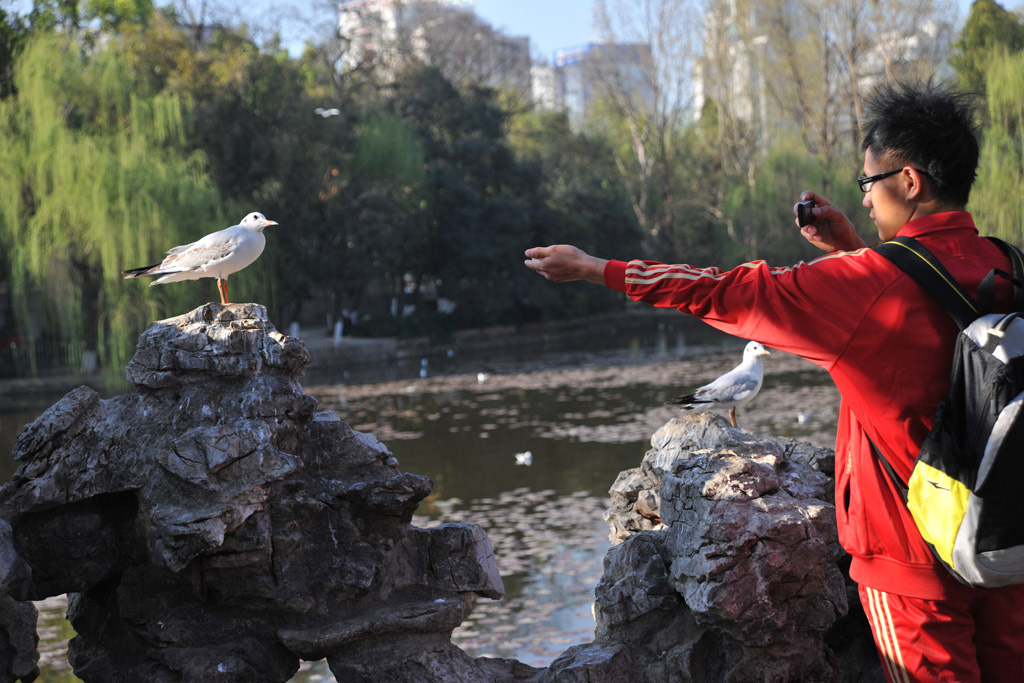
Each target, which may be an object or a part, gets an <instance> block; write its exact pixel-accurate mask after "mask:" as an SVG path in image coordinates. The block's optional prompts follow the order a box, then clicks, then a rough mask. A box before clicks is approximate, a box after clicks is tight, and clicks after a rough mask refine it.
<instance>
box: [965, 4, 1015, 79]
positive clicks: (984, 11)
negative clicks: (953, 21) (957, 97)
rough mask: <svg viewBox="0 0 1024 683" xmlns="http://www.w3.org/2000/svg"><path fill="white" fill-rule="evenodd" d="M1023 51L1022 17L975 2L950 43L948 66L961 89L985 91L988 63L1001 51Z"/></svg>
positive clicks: (998, 5) (996, 7) (1001, 7)
mask: <svg viewBox="0 0 1024 683" xmlns="http://www.w3.org/2000/svg"><path fill="white" fill-rule="evenodd" d="M1022 49H1024V16H1022V15H1020V14H1016V13H1014V12H1009V11H1007V10H1006V9H1004V8H1003V6H1002V5H1000V4H999V3H998V2H996V1H995V0H975V2H974V3H973V4H972V5H971V12H970V14H969V15H968V17H967V23H966V24H964V28H963V31H961V32H960V37H959V38H958V39H957V41H956V42H955V43H953V51H952V54H950V56H949V63H950V64H951V65H952V66H953V68H954V69H956V73H957V76H958V77H959V78H960V84H961V87H963V88H964V89H967V90H971V91H973V92H984V91H985V80H986V78H987V73H988V67H989V63H990V62H991V61H992V60H993V58H995V57H998V56H999V55H1000V54H1001V53H1002V52H1004V51H1008V52H1010V53H1011V54H1012V53H1015V52H1019V51H1020V50H1022Z"/></svg>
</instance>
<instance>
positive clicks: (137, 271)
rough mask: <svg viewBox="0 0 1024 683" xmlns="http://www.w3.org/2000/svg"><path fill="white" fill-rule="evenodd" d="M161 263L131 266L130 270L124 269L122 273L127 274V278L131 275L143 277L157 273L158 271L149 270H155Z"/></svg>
mask: <svg viewBox="0 0 1024 683" xmlns="http://www.w3.org/2000/svg"><path fill="white" fill-rule="evenodd" d="M159 265H160V264H159V263H154V264H153V265H151V266H142V267H141V268H129V269H128V270H122V271H121V275H124V276H125V279H126V280H127V279H128V278H130V277H142V276H143V275H156V273H150V272H148V271H150V270H153V269H154V268H156V267H157V266H159Z"/></svg>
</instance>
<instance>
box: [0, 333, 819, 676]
mask: <svg viewBox="0 0 1024 683" xmlns="http://www.w3.org/2000/svg"><path fill="white" fill-rule="evenodd" d="M741 348H742V347H741V346H740V345H739V344H737V345H736V346H735V348H730V349H729V350H727V351H722V350H721V348H703V349H701V348H688V349H686V353H687V354H688V356H687V358H685V359H680V358H678V357H677V356H676V354H674V353H671V352H670V353H667V354H665V355H662V356H661V357H650V356H647V357H644V355H643V354H638V353H636V351H635V350H634V351H633V352H632V353H631V352H629V351H623V352H617V353H608V354H603V355H593V354H590V355H587V356H579V357H578V358H576V359H575V360H573V361H571V365H570V366H569V367H566V366H565V365H564V362H565V361H564V359H562V363H563V364H558V365H554V364H552V363H545V364H543V365H539V364H537V365H525V364H524V365H523V366H521V367H519V368H514V367H504V368H499V369H497V370H495V369H493V368H489V372H488V375H489V376H488V377H487V378H486V380H485V381H483V382H482V383H481V381H480V380H479V379H478V377H477V370H475V369H474V370H472V371H470V370H468V369H467V371H466V372H465V373H464V374H457V375H449V376H437V377H431V376H428V377H427V378H426V379H413V380H399V381H393V382H386V383H380V384H368V385H357V386H345V385H328V384H319V385H318V384H316V382H315V379H316V378H315V377H309V376H307V377H306V382H305V384H306V385H307V386H306V391H307V392H308V393H310V394H312V395H315V396H317V397H318V398H319V399H320V402H321V406H320V407H321V408H322V409H326V408H330V409H334V410H337V411H338V412H339V413H340V415H341V417H342V419H344V420H346V421H347V422H349V423H350V424H352V426H353V427H355V428H356V429H358V430H360V431H366V432H372V433H374V434H376V435H377V436H378V438H380V439H381V440H382V441H383V442H384V443H385V444H386V445H387V446H388V448H389V449H390V450H391V451H392V452H393V453H394V454H395V456H396V457H397V458H398V460H399V463H400V468H401V469H402V470H403V471H407V472H414V473H418V474H424V475H427V476H429V477H430V478H431V479H432V480H433V482H434V488H433V492H432V493H431V495H430V496H429V497H428V498H427V499H426V500H425V501H423V503H422V504H421V506H420V508H419V510H418V511H417V514H416V517H415V518H414V523H415V524H417V525H419V526H430V525H436V524H441V523H445V522H456V521H459V522H473V523H476V524H480V525H481V526H482V527H483V528H484V530H485V531H486V532H487V535H488V537H489V538H490V540H491V542H492V544H493V545H494V547H495V550H496V555H497V557H498V561H499V568H500V570H501V573H502V578H503V580H504V582H505V588H506V597H505V598H504V599H503V600H501V601H490V600H484V599H478V600H477V602H476V606H475V608H474V612H473V614H472V615H471V616H470V617H469V618H468V619H467V620H466V621H465V622H464V624H463V625H462V626H461V627H460V628H459V629H457V630H456V631H455V633H454V634H453V640H454V642H455V643H456V644H457V645H459V646H460V647H462V648H463V649H464V650H466V651H467V652H468V653H469V654H470V655H473V656H479V655H492V656H500V657H512V658H516V659H519V660H521V661H523V662H526V663H529V664H533V665H536V666H545V665H547V664H548V663H550V661H551V660H552V659H553V658H554V657H555V656H557V655H558V654H560V653H561V652H563V651H564V650H565V649H566V648H568V647H570V646H571V645H574V644H577V643H585V642H589V641H590V640H592V639H593V628H594V622H593V618H592V616H591V611H590V610H591V603H592V601H593V590H594V586H595V585H596V583H597V581H598V579H599V578H600V575H601V571H602V559H603V557H604V554H605V552H606V551H607V549H608V547H609V544H608V541H607V536H608V528H607V525H606V524H605V522H604V521H603V517H602V516H603V513H604V510H605V508H606V506H607V492H608V488H609V487H610V486H611V484H612V483H613V482H614V480H615V478H616V476H617V475H618V473H619V472H620V471H621V470H624V469H628V468H631V467H635V466H636V465H637V464H639V462H640V460H641V458H642V457H643V454H644V452H645V451H646V450H647V449H648V448H649V447H650V446H649V440H650V436H651V434H653V433H654V431H656V430H657V429H658V428H659V427H660V426H661V425H662V424H664V423H665V422H666V421H667V420H668V419H670V418H671V417H673V416H675V415H677V414H678V411H677V410H676V409H674V408H671V407H668V406H664V405H663V402H664V401H665V400H667V399H669V398H671V397H672V396H676V395H678V394H680V393H682V392H683V391H685V390H687V389H693V388H695V387H697V386H700V385H701V384H704V383H706V382H707V381H709V380H710V379H713V378H714V377H717V376H718V375H720V374H722V373H723V372H725V371H726V370H728V369H730V368H732V367H733V366H735V365H736V363H737V362H738V361H739V358H740V353H741ZM838 403H839V401H838V393H837V392H836V391H835V389H834V387H833V386H832V384H831V382H830V380H829V378H828V375H827V374H825V373H824V372H823V371H821V370H819V369H817V368H815V367H813V366H811V365H810V364H808V363H806V362H804V361H800V360H799V359H796V358H793V357H791V356H788V355H786V354H782V353H773V355H772V356H771V358H769V359H768V361H767V362H766V364H765V383H764V388H763V389H762V391H761V394H760V395H759V396H758V397H757V398H756V399H755V400H754V401H753V402H752V403H750V404H748V405H746V406H744V407H741V408H740V410H739V415H738V419H739V423H740V426H742V427H744V428H745V429H747V430H748V431H751V432H755V433H758V432H759V433H771V434H775V435H779V436H791V437H796V438H800V439H803V440H805V441H810V442H811V443H815V444H817V445H823V446H829V447H831V446H832V443H833V438H834V433H835V423H836V415H837V410H838ZM34 417H35V414H34V413H33V414H31V415H30V416H29V417H28V418H25V416H24V415H20V416H11V417H10V418H9V421H8V422H3V421H0V434H2V435H3V436H7V435H8V434H11V433H14V434H16V432H17V431H20V428H21V425H23V424H24V423H25V422H27V421H29V420H31V419H33V418H34ZM15 423H17V427H15ZM13 439H14V436H13V435H11V436H10V441H11V442H13ZM526 451H530V452H531V455H532V464H531V465H529V466H525V465H517V464H516V458H515V455H516V454H517V453H523V452H526ZM7 452H9V450H8V451H7ZM7 460H9V458H8V459H7ZM0 462H3V459H0ZM3 464H4V466H6V467H9V468H10V471H13V466H12V463H9V462H3ZM8 477H9V474H6V470H4V474H3V478H4V480H6V479H7V478H8ZM61 604H62V603H61V602H60V600H58V599H54V600H50V601H47V603H46V604H45V605H44V608H45V609H44V610H43V616H42V617H41V619H43V620H49V621H48V622H47V623H51V624H56V628H57V630H52V629H51V630H48V631H45V632H43V631H41V633H40V635H41V638H43V642H41V644H40V647H41V649H43V648H47V651H49V652H55V653H57V654H56V655H54V656H48V658H47V659H48V661H49V662H50V663H48V664H46V663H44V664H45V665H46V666H49V667H50V668H49V669H48V670H44V675H43V678H42V679H41V680H43V681H62V682H63V681H73V680H76V679H75V678H74V677H73V676H72V675H71V674H70V673H67V670H66V662H65V666H64V668H63V669H61V668H60V666H59V662H58V663H54V660H59V659H60V655H61V653H62V652H66V644H64V643H66V640H64V641H63V642H61V639H62V638H66V635H67V627H66V626H65V624H66V622H63V620H62V619H61V618H60V614H61V611H62V607H61ZM60 629H64V631H61V630H60ZM62 648H63V649H62ZM293 680H294V681H297V682H301V683H313V682H314V681H333V680H334V678H333V676H332V675H331V674H330V671H329V669H328V668H327V666H326V663H325V662H315V663H303V665H302V668H301V670H300V672H299V673H298V674H297V675H296V677H295V678H294V679H293Z"/></svg>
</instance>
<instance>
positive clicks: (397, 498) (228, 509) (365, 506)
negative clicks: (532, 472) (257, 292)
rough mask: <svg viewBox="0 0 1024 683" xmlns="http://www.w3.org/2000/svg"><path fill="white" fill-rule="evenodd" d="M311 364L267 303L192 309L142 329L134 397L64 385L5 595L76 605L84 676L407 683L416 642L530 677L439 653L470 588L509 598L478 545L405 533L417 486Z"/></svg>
mask: <svg viewBox="0 0 1024 683" xmlns="http://www.w3.org/2000/svg"><path fill="white" fill-rule="evenodd" d="M308 361H309V356H308V354H307V353H306V350H305V348H304V346H303V344H302V342H301V341H299V340H298V339H293V338H289V337H286V336H283V335H281V334H279V333H278V332H277V331H276V330H275V329H274V328H273V326H272V325H271V324H270V322H269V321H268V320H267V316H266V311H265V310H264V309H263V307H261V306H257V305H253V304H232V305H227V306H218V305H214V304H208V305H205V306H202V307H200V308H198V309H196V310H195V311H192V312H191V313H189V314H186V315H183V316H180V317H178V318H172V319H169V320H164V321H160V322H157V323H154V324H153V325H152V326H150V328H149V329H148V330H146V331H145V332H144V333H143V334H142V335H141V337H140V339H139V345H138V350H137V352H136V354H135V357H134V358H133V359H132V361H131V363H129V365H128V369H127V376H128V379H129V380H130V381H131V382H133V383H134V384H135V386H136V388H135V391H134V392H133V393H131V394H127V395H121V396H116V397H114V398H111V399H107V400H103V399H101V398H100V397H99V396H98V395H97V394H96V392H94V391H93V390H92V389H88V388H86V387H82V388H79V389H76V390H75V391H72V392H71V393H69V394H68V395H67V396H65V397H64V398H63V399H62V400H61V401H59V402H58V403H57V404H55V405H54V406H53V407H51V408H50V409H49V410H48V411H46V413H44V414H43V415H42V416H40V417H39V419H37V420H36V421H35V422H33V423H32V424H31V425H29V426H28V427H26V429H25V431H24V432H23V433H22V434H21V436H20V437H19V438H18V441H17V445H16V453H15V457H16V458H17V459H18V460H20V461H21V463H22V465H21V467H20V468H19V470H18V472H17V473H16V474H15V475H14V477H13V480H12V481H11V482H10V483H9V484H8V485H7V486H5V487H4V488H3V489H0V517H3V518H6V519H7V520H9V521H10V524H11V527H12V528H13V534H14V537H15V539H16V540H17V543H16V546H17V551H18V556H19V557H20V558H21V559H23V560H24V562H25V563H26V564H27V566H28V567H30V568H31V575H30V577H29V576H28V573H27V572H22V575H21V576H20V577H15V578H17V579H18V580H7V581H6V584H9V585H7V586H6V588H7V590H8V592H10V594H11V596H12V597H14V598H17V599H19V600H30V599H41V598H44V597H47V596H51V595H57V594H61V593H69V594H70V598H69V607H68V615H69V618H70V619H71V622H72V624H73V626H74V627H75V630H76V632H77V633H78V636H77V637H76V638H75V639H74V640H73V641H72V643H71V647H70V651H69V658H70V661H71V663H72V666H73V667H74V670H75V673H76V674H77V675H78V676H79V677H80V678H82V679H83V680H85V681H87V682H90V681H103V682H104V683H106V682H108V681H119V680H120V681H151V682H162V681H167V682H170V681H195V682H199V681H203V682H207V681H217V682H223V683H228V682H233V681H238V682H239V683H242V682H244V683H256V682H259V681H287V680H288V679H289V678H290V677H291V675H292V674H293V673H294V672H295V671H296V669H297V668H298V663H299V659H300V658H305V659H321V658H324V657H326V658H328V660H329V662H330V663H331V666H332V667H334V668H335V670H337V671H343V672H345V675H346V676H348V674H349V673H350V672H352V671H359V672H361V674H360V675H363V676H365V677H366V679H367V680H370V679H371V678H372V679H374V680H385V679H383V678H380V677H379V675H378V673H379V672H381V671H384V670H385V667H386V669H387V671H391V672H394V674H395V675H396V676H398V678H396V679H395V680H402V677H403V676H405V674H404V673H403V672H404V671H406V670H407V669H408V671H419V670H421V669H422V667H424V666H426V664H424V662H423V657H422V653H423V652H424V649H423V648H424V645H425V644H426V643H429V644H430V645H431V648H433V650H434V651H437V652H444V653H445V656H444V659H445V661H446V662H447V663H448V664H447V665H448V666H450V667H455V669H457V670H459V671H464V672H468V673H466V676H468V677H472V676H476V677H477V678H478V679H479V678H481V676H488V677H489V676H492V673H488V674H486V675H485V674H481V673H480V672H481V671H488V672H495V671H497V672H503V673H502V674H501V675H503V676H505V677H506V678H508V679H509V680H512V677H513V674H512V673H511V672H512V671H513V670H516V671H518V672H519V673H520V674H522V673H523V672H524V671H526V670H528V669H529V667H522V666H519V665H518V663H513V662H508V663H505V662H500V661H499V662H491V661H483V662H477V661H475V660H473V659H471V658H469V657H468V656H466V655H465V654H464V653H462V652H461V651H460V650H458V649H457V648H454V647H453V646H451V644H450V642H449V636H450V634H451V631H452V629H454V628H455V627H456V626H457V625H458V624H459V623H460V622H461V621H462V619H463V618H464V617H465V616H466V615H467V614H468V613H469V611H470V609H471V599H470V595H471V594H473V593H475V594H478V595H482V596H486V597H489V598H500V597H501V596H502V595H503V592H504V589H503V586H502V582H501V578H500V576H499V574H498V570H497V565H496V563H495V559H494V557H493V553H492V550H491V545H490V542H489V541H488V540H487V537H486V535H484V533H483V532H482V531H481V530H480V528H479V527H477V526H476V525H467V524H454V525H446V526H442V527H440V528H437V529H429V530H426V529H418V528H415V527H412V526H411V525H410V523H409V522H410V520H411V516H412V513H413V511H414V510H415V509H416V507H417V505H418V503H419V501H420V500H421V499H423V498H424V497H425V496H426V495H427V494H428V493H429V492H430V489H431V484H430V481H429V480H428V479H427V478H425V477H422V476H418V475H415V474H407V473H402V472H400V471H399V470H398V463H397V461H396V459H395V458H394V457H392V455H391V453H390V452H389V451H388V449H387V448H386V447H385V446H384V445H383V444H381V443H380V442H379V441H378V440H377V439H376V438H375V437H373V436H372V435H369V434H362V433H359V432H356V431H354V430H352V428H351V427H349V425H348V424H346V423H345V422H343V421H342V420H341V419H340V417H339V416H338V415H336V414H335V413H333V412H317V411H316V400H315V399H313V398H312V397H309V396H307V395H306V394H305V393H304V392H303V391H302V388H301V386H300V385H299V383H298V378H299V376H300V375H301V374H302V372H303V370H304V368H305V366H306V364H307V363H308ZM0 538H2V534H0ZM0 546H2V544H0ZM3 556H4V551H3V549H2V547H0V557H3ZM21 604H28V603H21ZM28 606H29V607H31V604H28ZM33 616H34V615H33ZM33 625H34V623H33ZM0 628H2V625H0ZM33 635H34V632H33ZM380 648H384V649H385V650H386V653H387V654H386V656H384V657H381V656H378V657H377V658H376V659H375V660H372V659H367V658H366V657H365V656H363V653H367V652H372V651H375V650H376V649H380ZM0 663H2V660H0ZM432 666H433V669H436V670H438V671H441V670H442V669H443V667H442V666H441V665H440V664H436V663H435V664H434V665H432ZM433 669H430V668H429V667H428V670H433ZM453 670H454V669H453ZM339 678H342V679H343V680H345V678H344V677H342V676H339ZM405 678H407V679H408V680H412V678H411V677H408V676H405ZM438 680H440V679H438Z"/></svg>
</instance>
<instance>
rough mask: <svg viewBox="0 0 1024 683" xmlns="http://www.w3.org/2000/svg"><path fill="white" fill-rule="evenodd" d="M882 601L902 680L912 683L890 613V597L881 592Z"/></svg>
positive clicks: (905, 682)
mask: <svg viewBox="0 0 1024 683" xmlns="http://www.w3.org/2000/svg"><path fill="white" fill-rule="evenodd" d="M879 595H880V596H881V599H882V607H883V608H884V609H885V619H886V623H887V624H888V626H889V632H890V633H891V634H892V649H893V651H894V652H895V653H896V666H897V668H898V670H899V672H900V679H899V680H901V681H904V683H910V676H909V675H908V674H907V667H906V666H904V664H903V653H902V652H901V651H900V641H899V640H898V639H897V638H896V627H895V626H893V623H892V612H890V611H889V595H888V594H886V593H883V592H881V591H879Z"/></svg>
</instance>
